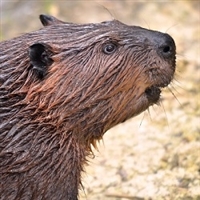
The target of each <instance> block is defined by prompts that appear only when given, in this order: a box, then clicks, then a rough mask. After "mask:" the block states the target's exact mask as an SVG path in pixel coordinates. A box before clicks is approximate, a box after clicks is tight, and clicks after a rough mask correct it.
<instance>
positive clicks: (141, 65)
mask: <svg viewBox="0 0 200 200" xmlns="http://www.w3.org/2000/svg"><path fill="white" fill-rule="evenodd" d="M40 21H41V22H42V24H43V25H44V26H43V27H42V28H41V29H40V30H37V31H33V32H30V33H25V34H22V35H21V36H18V37H16V38H13V39H10V40H7V41H2V42H1V43H0V184H1V185H0V199H1V200H8V199H9V200H49V199H51V200H64V199H65V200H77V199H78V191H79V189H81V187H82V184H81V173H82V172H83V171H84V166H85V164H86V163H87V159H88V156H91V154H92V149H91V148H92V146H94V147H96V142H97V141H99V140H100V139H101V138H102V137H103V135H104V133H105V132H106V131H107V130H108V129H110V128H111V127H113V126H115V125H117V124H119V123H122V122H124V121H126V120H127V119H129V118H131V117H134V116H136V115H138V114H139V113H141V112H142V111H144V110H146V109H147V108H148V107H149V106H152V105H154V104H158V103H159V100H160V96H161V89H162V88H163V87H166V86H167V85H168V84H169V83H170V82H171V81H172V79H173V77H174V73H175V65H176V64H175V63H176V47H175V42H174V40H173V39H172V37H171V36H169V35H168V34H166V33H161V32H158V31H154V30H148V29H145V28H142V27H139V26H130V25H126V24H123V23H121V22H120V21H118V20H115V19H114V20H111V21H104V22H101V23H89V24H75V23H67V22H63V21H61V20H58V19H57V18H55V17H53V16H49V15H40Z"/></svg>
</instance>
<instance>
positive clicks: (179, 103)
mask: <svg viewBox="0 0 200 200" xmlns="http://www.w3.org/2000/svg"><path fill="white" fill-rule="evenodd" d="M167 89H168V90H169V91H170V93H171V94H172V95H173V96H174V98H175V99H176V101H177V102H178V103H179V105H180V106H181V107H183V105H182V104H181V102H180V101H179V100H178V98H177V97H176V95H175V94H174V92H173V91H172V90H171V88H169V87H167Z"/></svg>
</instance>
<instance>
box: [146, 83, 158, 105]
mask: <svg viewBox="0 0 200 200" xmlns="http://www.w3.org/2000/svg"><path fill="white" fill-rule="evenodd" d="M160 93H161V89H160V87H157V86H151V87H148V88H147V89H146V90H145V94H146V97H147V99H148V101H149V104H150V105H152V104H155V103H157V102H158V101H159V99H160Z"/></svg>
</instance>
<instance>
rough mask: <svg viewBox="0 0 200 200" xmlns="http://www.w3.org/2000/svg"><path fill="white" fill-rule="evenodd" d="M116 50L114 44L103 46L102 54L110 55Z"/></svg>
mask: <svg viewBox="0 0 200 200" xmlns="http://www.w3.org/2000/svg"><path fill="white" fill-rule="evenodd" d="M116 49H117V46H116V44H113V43H109V44H105V45H104V46H103V52H104V53H105V54H112V53H114V52H115V51H116Z"/></svg>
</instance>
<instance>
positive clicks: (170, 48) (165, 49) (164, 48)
mask: <svg viewBox="0 0 200 200" xmlns="http://www.w3.org/2000/svg"><path fill="white" fill-rule="evenodd" d="M159 51H160V53H161V54H162V55H163V56H164V57H165V58H168V57H171V56H173V55H174V54H175V47H174V45H173V44H172V43H170V42H167V44H166V43H165V44H163V45H161V46H160V47H159Z"/></svg>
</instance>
